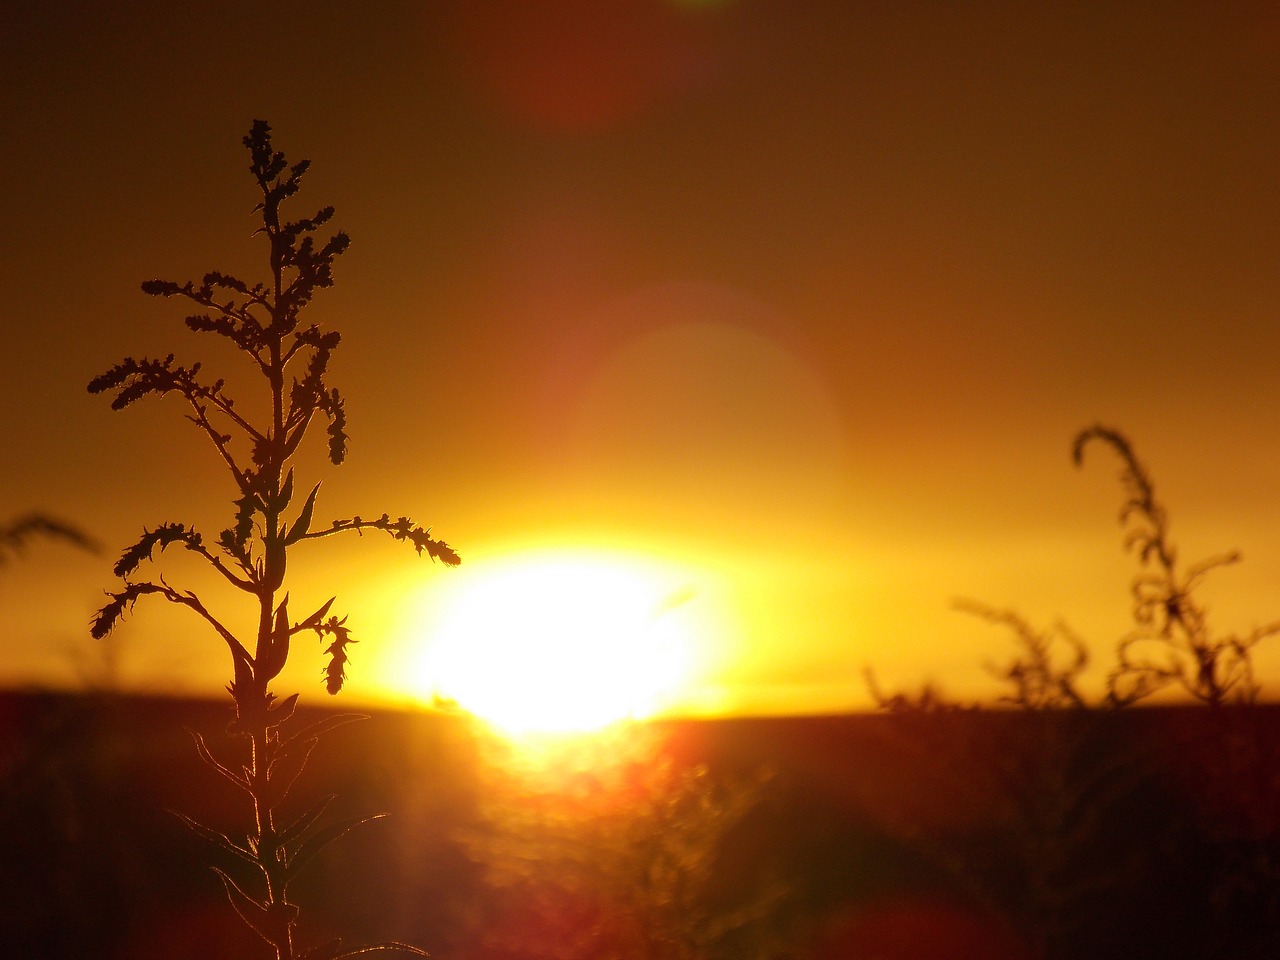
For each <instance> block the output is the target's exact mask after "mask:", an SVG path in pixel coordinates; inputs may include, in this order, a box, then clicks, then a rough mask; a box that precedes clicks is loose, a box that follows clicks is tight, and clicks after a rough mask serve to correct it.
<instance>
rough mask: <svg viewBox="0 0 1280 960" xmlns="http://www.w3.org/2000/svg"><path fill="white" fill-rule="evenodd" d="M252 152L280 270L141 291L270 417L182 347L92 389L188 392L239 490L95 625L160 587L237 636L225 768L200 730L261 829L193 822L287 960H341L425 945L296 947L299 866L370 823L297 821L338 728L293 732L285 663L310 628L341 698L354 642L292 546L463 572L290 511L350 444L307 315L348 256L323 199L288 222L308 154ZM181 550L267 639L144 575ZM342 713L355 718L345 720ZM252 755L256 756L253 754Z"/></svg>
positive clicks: (134, 394) (240, 906) (424, 546)
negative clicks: (307, 461)
mask: <svg viewBox="0 0 1280 960" xmlns="http://www.w3.org/2000/svg"><path fill="white" fill-rule="evenodd" d="M244 145H245V147H246V148H248V150H249V154H250V161H251V162H250V167H249V169H250V172H251V174H252V175H253V179H254V182H255V184H256V186H257V189H258V192H259V194H260V195H261V199H260V201H259V203H258V204H257V206H256V207H255V208H254V212H255V213H256V214H258V216H259V218H260V221H261V225H260V226H259V227H258V229H257V230H256V231H255V235H261V236H263V237H264V238H265V239H266V242H267V248H268V249H267V266H268V279H267V280H266V281H263V282H256V283H249V282H247V281H244V280H241V279H239V278H237V277H233V276H229V275H227V274H224V273H220V272H217V271H213V272H209V273H206V274H205V275H204V277H203V279H202V280H201V281H200V282H199V283H195V282H192V281H187V282H186V283H182V284H179V283H174V282H171V281H167V280H149V281H147V282H146V283H144V284H143V285H142V290H143V292H144V293H146V294H149V295H151V296H157V297H165V298H169V297H177V298H179V299H181V300H186V301H188V302H189V303H192V304H194V305H195V306H196V308H197V312H196V313H194V314H192V315H190V316H188V317H187V318H186V324H187V326H188V327H189V328H190V329H191V330H193V331H196V332H199V333H210V334H214V335H215V336H218V337H221V338H222V339H223V340H225V341H226V342H227V343H229V344H230V346H231V347H232V348H233V349H234V350H235V351H236V352H238V353H239V354H241V355H242V356H244V357H246V358H248V359H249V360H250V361H251V363H252V365H253V366H254V367H256V369H257V370H258V372H259V373H260V374H261V376H262V377H263V379H264V380H265V381H266V384H267V387H268V389H269V395H270V399H271V404H270V414H269V418H268V419H266V420H265V421H255V420H253V419H251V418H250V417H248V416H246V415H243V414H242V413H241V411H240V409H239V408H237V406H236V402H235V399H234V398H233V397H231V396H230V395H229V394H228V393H227V392H226V390H225V382H224V381H223V380H221V379H209V378H208V377H207V376H206V375H205V374H204V372H203V368H202V365H201V364H200V363H194V364H191V365H190V366H184V365H182V364H178V363H177V362H175V359H174V356H173V355H172V354H170V355H168V356H166V357H164V358H163V359H158V360H157V359H151V358H146V357H144V358H142V359H134V358H132V357H126V358H125V359H124V360H122V361H121V362H120V363H118V364H116V365H115V366H114V367H112V368H111V369H110V370H108V371H107V372H106V373H104V374H102V375H101V376H99V377H96V378H94V379H93V380H92V381H91V382H90V384H89V391H90V392H91V393H111V394H114V396H113V399H112V407H113V408H114V409H122V408H124V407H127V406H129V405H130V404H131V403H133V402H135V401H137V400H140V399H142V398H143V397H148V396H157V397H163V396H166V395H169V394H174V395H177V396H178V397H179V398H181V400H182V401H184V403H185V405H186V407H187V419H188V420H190V421H191V422H192V423H194V424H195V426H196V427H197V428H198V429H199V430H200V431H201V432H202V433H203V434H204V435H205V437H206V438H207V439H208V441H209V443H210V444H211V445H212V447H213V449H214V451H215V452H216V454H217V456H218V458H219V460H220V461H221V462H222V465H223V467H224V468H225V469H226V471H227V472H228V473H229V475H230V478H231V481H232V484H233V486H234V490H235V497H234V498H233V501H232V504H233V507H234V510H233V519H232V522H231V524H230V526H228V527H227V528H225V529H223V530H222V531H220V532H219V534H218V535H217V537H216V538H215V540H214V541H213V543H212V544H211V545H210V544H209V543H207V542H206V540H205V538H204V536H203V535H202V534H201V533H200V532H199V531H197V530H196V529H194V528H193V527H190V526H188V525H186V524H184V523H174V522H167V523H162V524H160V525H159V526H157V527H155V528H154V529H150V530H144V531H143V534H142V536H141V537H140V538H139V539H138V541H137V542H136V543H134V544H132V545H131V546H129V547H128V548H127V549H125V551H124V552H123V553H122V554H121V556H120V559H119V561H118V562H117V563H116V566H115V573H116V575H117V576H118V577H121V578H122V579H123V580H124V584H123V586H122V587H121V588H120V589H118V590H116V591H114V592H112V593H110V594H108V596H109V600H108V602H107V603H106V604H105V605H104V606H103V607H102V609H101V610H100V611H99V612H98V614H97V615H96V616H95V617H94V619H93V622H92V627H91V630H92V633H93V635H94V636H95V637H99V638H101V637H104V636H106V635H107V634H108V633H109V632H110V631H111V629H112V628H113V627H114V626H115V625H116V623H117V622H118V621H119V620H120V618H121V617H122V616H123V615H124V614H125V613H127V612H129V611H130V610H131V609H132V608H133V606H134V604H135V603H136V602H137V601H138V600H139V599H141V598H142V597H145V596H158V597H160V598H162V599H164V600H167V601H169V602H170V603H173V604H177V605H180V606H184V607H186V608H188V609H190V610H191V611H192V612H194V613H195V614H196V615H197V616H198V617H200V618H201V619H202V620H203V621H204V622H205V623H206V625H207V626H208V627H210V628H211V630H212V631H213V633H214V634H215V635H216V636H217V637H218V638H219V639H220V640H221V641H222V642H223V643H224V644H225V645H226V647H227V649H228V652H229V653H230V655H231V666H232V679H231V682H230V683H229V684H228V686H227V689H228V691H229V692H230V693H231V696H232V698H233V701H234V704H235V721H234V723H233V724H232V726H231V731H232V732H233V733H234V734H235V735H236V736H237V738H238V740H239V743H238V746H239V747H240V753H239V755H238V756H237V759H236V760H234V761H223V760H221V759H219V758H218V757H216V756H215V754H214V752H213V751H212V750H211V749H210V748H209V746H208V745H207V744H206V743H205V741H204V739H203V738H201V737H199V736H197V738H196V747H197V752H198V753H199V755H200V757H201V758H202V759H203V760H204V761H205V762H206V763H207V764H209V765H210V766H212V767H213V768H214V769H216V770H217V771H218V772H219V773H220V774H221V775H222V776H223V777H225V778H226V779H227V780H229V781H230V782H231V783H232V784H234V785H235V786H236V787H238V788H239V789H240V790H242V791H244V792H245V793H247V794H248V797H249V800H250V802H251V806H252V810H251V813H252V829H251V830H250V831H249V832H248V834H247V836H246V837H245V838H244V839H233V838H232V836H231V835H230V834H227V833H225V832H222V831H219V830H215V829H212V828H210V827H206V826H203V825H201V824H200V823H198V822H196V821H195V820H193V819H191V818H189V817H185V816H184V817H183V819H184V821H185V822H186V823H187V824H188V826H190V827H191V828H192V829H193V830H194V831H195V832H196V833H198V834H199V835H200V836H202V837H204V838H205V839H206V840H208V841H209V842H210V843H211V844H212V846H213V847H215V848H217V849H218V850H220V851H221V852H222V853H223V854H226V855H227V857H228V859H229V863H228V868H227V869H225V870H224V869H222V868H220V867H219V868H216V871H217V874H218V876H219V877H220V878H221V880H222V883H223V885H224V887H225V890H226V894H227V898H228V900H229V901H230V902H231V905H232V906H233V907H234V908H235V911H236V913H238V914H239V916H240V918H241V919H242V920H243V921H244V922H245V924H246V925H247V926H248V927H249V928H250V929H252V930H253V931H254V932H255V933H257V934H258V936H260V937H261V938H262V939H263V940H264V941H266V942H267V943H268V944H269V945H270V946H271V947H272V949H273V950H274V953H275V956H276V957H277V958H278V960H304V958H305V960H341V958H343V957H350V956H356V955H358V954H361V955H362V954H365V953H371V952H382V951H393V950H394V951H399V952H402V953H405V952H407V953H420V951H418V950H417V948H413V947H408V946H405V945H403V944H399V943H379V944H374V945H372V946H369V947H362V948H356V949H350V948H346V947H343V946H342V945H341V944H340V943H339V942H336V941H335V942H332V943H328V944H325V945H322V946H317V947H313V948H311V949H309V950H300V949H299V948H298V947H297V946H296V945H295V944H294V930H295V926H296V924H297V921H298V914H299V911H298V907H297V906H296V905H295V904H294V902H293V900H292V899H291V898H290V890H291V887H292V885H293V884H294V882H295V880H296V879H297V877H298V875H299V872H300V871H301V870H302V868H303V867H304V866H305V865H306V864H307V863H308V862H309V861H310V860H311V859H312V857H313V856H314V855H315V854H316V853H317V852H318V851H319V850H321V849H322V848H324V847H325V846H327V845H328V844H329V843H331V842H333V841H335V840H337V839H338V838H339V837H341V836H343V835H344V834H345V833H347V832H348V831H349V830H351V829H352V828H354V827H356V826H359V825H360V824H362V823H366V822H368V821H369V820H371V819H376V818H371V817H353V818H348V819H343V820H338V821H336V822H333V823H329V824H327V825H323V826H322V825H320V818H321V814H322V813H323V811H324V809H325V807H326V806H327V801H321V802H319V803H315V804H312V805H311V806H309V807H307V808H306V809H305V811H304V812H302V813H301V814H296V815H293V816H292V817H291V818H286V815H285V809H284V806H283V805H284V803H285V800H286V798H287V797H288V795H289V790H290V787H291V786H292V785H293V782H294V780H295V779H296V777H297V776H298V774H299V773H300V772H301V770H302V768H303V766H304V765H305V764H306V762H307V759H308V758H309V757H310V755H311V752H312V750H313V749H314V747H315V745H316V740H317V738H318V736H319V735H320V734H321V733H323V732H325V730H327V729H329V728H331V727H332V726H333V724H332V723H327V724H326V723H322V724H320V725H318V726H312V727H308V728H305V729H304V730H302V731H300V732H296V733H287V732H286V730H285V728H286V724H287V723H288V721H289V720H290V718H291V717H292V716H293V713H294V710H295V706H296V703H297V695H296V694H295V695H293V696H290V697H287V698H286V699H284V700H279V699H277V697H276V695H275V693H273V692H272V691H271V690H270V689H269V685H270V683H271V681H272V680H273V679H275V678H276V677H277V676H278V675H279V674H280V672H281V670H283V669H284V666H285V664H286V662H287V660H288V658H289V654H290V642H291V639H292V637H294V636H295V635H297V634H298V633H303V632H314V633H315V634H316V635H317V636H318V637H319V638H320V639H321V640H322V641H325V640H327V641H328V644H327V646H325V647H324V651H323V652H324V655H325V656H326V657H327V658H328V660H327V663H326V664H325V666H324V668H323V671H322V673H323V675H324V678H325V686H326V689H327V690H328V692H329V693H330V694H336V693H338V691H339V690H340V689H341V688H342V685H343V682H344V681H345V679H346V667H347V664H348V663H349V660H350V654H349V648H350V645H351V644H352V643H354V642H355V641H354V640H353V638H352V637H351V632H350V629H349V628H348V627H347V626H346V617H338V616H334V615H330V614H329V609H330V607H331V606H332V605H333V603H334V599H333V598H330V599H329V600H327V601H325V602H324V603H323V604H321V605H319V606H318V607H317V608H315V609H314V611H313V612H312V613H310V614H309V615H307V616H306V617H304V618H302V619H301V620H296V621H295V620H293V619H292V618H291V617H290V614H289V595H288V594H287V593H283V594H282V591H283V588H284V584H285V580H286V570H287V560H288V555H289V551H290V550H291V549H292V548H295V547H297V546H298V545H299V544H301V543H302V542H303V541H306V540H314V539H318V538H321V537H326V536H330V535H333V534H338V533H344V532H348V531H355V532H357V533H359V532H361V531H363V530H365V529H378V530H382V531H384V532H386V533H388V534H390V535H391V536H392V537H393V538H395V539H396V540H400V541H403V542H407V543H410V544H412V545H413V547H414V548H415V550H416V551H417V552H418V554H419V555H421V554H422V553H424V552H425V553H426V554H427V555H428V556H430V557H431V558H432V559H433V560H440V561H441V562H443V563H445V564H447V565H450V566H453V565H456V564H457V563H459V559H458V555H457V554H456V553H455V552H454V551H453V549H452V548H451V547H450V546H449V545H448V544H447V543H445V542H443V541H441V540H437V539H435V538H433V537H432V536H431V532H430V529H429V528H424V527H422V526H419V525H418V524H416V523H414V522H413V521H412V520H410V519H409V518H408V517H401V518H399V519H398V520H395V521H393V520H391V519H390V517H389V515H388V514H385V513H384V514H383V515H382V516H381V518H380V519H378V520H374V521H364V520H361V519H360V518H359V517H353V518H350V519H339V520H334V521H333V522H332V523H331V524H329V526H327V527H322V528H316V527H315V526H313V519H314V512H315V506H316V499H317V496H318V494H319V490H320V484H319V483H318V482H317V483H315V484H314V485H313V486H312V487H311V491H310V493H309V494H308V495H307V497H306V499H305V500H304V501H303V504H302V506H301V508H298V509H297V512H296V513H294V514H293V515H292V517H290V514H291V511H292V509H293V508H294V492H295V486H294V470H293V466H292V461H293V459H294V456H295V454H296V453H297V452H298V450H299V448H300V446H301V444H302V443H303V441H304V439H305V437H306V435H307V433H308V431H309V430H310V428H311V426H312V425H313V423H315V422H317V421H318V420H319V419H320V418H323V420H324V421H325V424H326V426H325V431H326V434H327V439H328V452H329V459H330V461H331V462H332V463H333V464H334V465H338V464H341V463H342V462H343V461H344V460H345V458H346V453H347V433H346V426H347V420H346V408H345V401H344V399H343V397H342V395H341V394H340V393H339V392H338V390H337V389H336V388H335V387H333V386H332V385H331V384H330V383H329V380H328V371H329V361H330V358H331V356H332V354H333V351H334V350H335V349H336V348H337V346H338V344H339V342H340V339H341V338H340V336H339V334H338V333H337V332H336V331H332V330H321V329H320V328H319V327H318V326H317V325H314V324H312V325H304V324H303V323H302V320H301V314H302V311H303V310H304V308H305V307H306V306H307V305H308V304H309V303H310V302H311V301H312V299H313V297H314V296H315V294H316V293H317V292H318V291H320V290H323V289H325V288H327V287H330V286H332V285H333V266H334V263H335V261H336V260H337V258H338V257H339V256H340V255H341V254H342V253H343V252H344V251H345V250H346V249H347V246H348V243H349V241H348V238H347V235H346V234H345V233H342V232H341V231H339V232H337V233H335V234H333V235H332V236H330V237H329V238H328V239H327V240H322V241H318V240H317V239H316V238H315V236H314V234H315V233H316V231H317V230H319V229H320V228H321V227H322V226H324V225H325V224H326V223H328V221H329V220H330V219H331V218H332V216H333V208H331V207H325V208H323V209H322V210H320V211H319V212H317V213H316V214H314V215H313V216H310V217H302V218H299V219H297V220H289V219H287V218H286V217H285V216H284V213H283V207H284V205H285V203H286V201H289V200H290V199H291V198H293V197H294V196H295V195H296V194H297V193H298V190H299V188H300V186H301V183H302V178H303V175H304V174H305V173H306V171H307V168H308V162H307V161H302V162H300V163H295V164H292V165H290V164H289V163H288V162H287V161H286V159H285V157H284V154H283V153H281V152H279V151H277V150H275V149H274V147H273V146H272V142H271V131H270V128H269V127H268V125H267V124H266V123H265V122H263V121H261V120H259V121H255V122H254V124H253V127H252V129H251V130H250V132H249V134H248V135H247V136H246V137H245V138H244ZM172 546H179V547H181V548H182V549H184V550H186V551H188V552H190V553H193V554H195V555H196V556H198V557H200V558H201V559H202V560H203V561H204V562H205V563H206V564H207V565H208V566H209V567H210V568H212V569H213V570H214V571H216V573H217V574H218V575H219V576H220V577H221V579H222V581H224V582H225V583H226V584H228V585H229V586H230V587H232V588H234V589H235V590H236V591H239V593H240V594H241V595H243V597H244V599H245V601H246V602H247V603H249V604H251V605H253V606H254V607H255V608H256V610H257V613H258V616H257V623H258V628H257V633H256V635H255V636H254V637H252V638H242V637H240V636H237V635H236V633H235V632H234V631H232V630H231V629H230V628H228V627H227V626H225V625H224V624H223V623H222V622H221V621H220V620H219V619H218V618H217V617H215V616H214V615H213V614H212V613H211V612H210V611H209V609H208V608H207V607H206V606H205V604H204V602H203V601H202V600H201V599H200V597H199V596H198V595H197V594H196V593H195V592H193V591H190V590H183V589H180V588H178V587H175V586H173V585H171V584H170V583H169V582H168V581H167V580H166V579H165V578H164V577H162V576H157V577H155V578H154V579H132V578H133V577H134V576H135V574H136V573H137V571H138V569H139V568H140V567H141V566H142V565H143V564H144V563H149V562H155V561H157V560H158V557H159V554H162V553H163V552H164V551H165V550H166V549H167V548H169V547H172ZM343 719H344V720H345V719H347V718H343ZM246 752H247V756H246V755H244V754H245V753H246Z"/></svg>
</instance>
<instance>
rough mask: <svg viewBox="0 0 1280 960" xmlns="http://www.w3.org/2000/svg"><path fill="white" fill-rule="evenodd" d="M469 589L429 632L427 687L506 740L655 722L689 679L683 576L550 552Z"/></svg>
mask: <svg viewBox="0 0 1280 960" xmlns="http://www.w3.org/2000/svg"><path fill="white" fill-rule="evenodd" d="M452 572H453V571H451V573H452ZM459 572H462V571H459ZM459 581H460V582H458V583H456V585H455V587H456V588H455V589H453V590H451V591H450V593H449V594H448V595H447V596H446V597H444V598H443V599H442V600H441V601H440V603H439V609H437V610H436V611H434V616H432V617H431V621H432V622H431V623H430V624H429V626H428V627H427V628H426V630H427V636H426V641H427V642H426V643H425V644H424V653H423V656H422V658H421V660H420V662H419V665H418V668H417V672H418V677H419V679H420V681H421V685H422V686H425V687H427V688H428V689H429V692H430V694H431V695H433V696H439V697H442V698H446V699H449V700H452V701H455V702H457V703H458V705H459V706H461V707H462V708H463V709H464V710H466V711H468V712H469V713H472V714H475V715H476V716H478V717H480V718H482V719H483V720H485V721H487V722H488V723H489V724H491V725H493V726H495V727H497V728H499V729H501V730H503V731H505V732H508V733H514V734H521V733H567V732H577V731H589V730H596V729H600V728H603V727H605V726H608V725H609V724H611V723H613V722H615V721H619V720H623V719H628V718H631V719H644V718H648V717H651V716H653V715H655V714H656V713H659V712H661V711H662V710H663V708H664V707H666V706H668V705H669V704H670V702H671V700H672V698H673V696H674V695H675V694H676V693H677V692H678V690H679V688H680V686H681V684H682V682H683V681H684V680H685V678H686V677H687V675H688V670H689V663H690V657H691V652H692V650H693V646H694V643H695V640H696V637H694V636H693V633H694V627H693V624H694V620H695V619H696V618H693V617H690V616H689V615H688V614H689V611H688V609H687V608H688V607H689V606H691V605H693V606H695V607H696V604H691V601H692V600H694V599H695V598H696V590H695V588H694V587H693V586H692V585H691V584H690V582H689V581H688V580H687V579H685V578H683V577H682V576H681V574H680V572H679V571H677V570H675V569H674V568H670V567H666V566H664V565H661V564H658V563H646V562H644V561H642V560H640V559H637V558H632V557H626V556H623V555H610V554H605V553H569V552H546V551H539V552H528V553H521V554H516V555H512V556H510V557H507V558H504V559H503V560H501V561H493V562H489V563H483V562H481V563H477V564H474V565H473V567H472V569H471V570H470V571H468V572H466V573H465V574H464V576H463V577H462V578H459Z"/></svg>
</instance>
